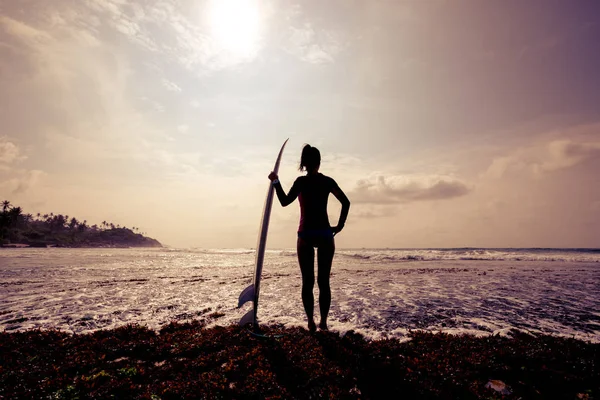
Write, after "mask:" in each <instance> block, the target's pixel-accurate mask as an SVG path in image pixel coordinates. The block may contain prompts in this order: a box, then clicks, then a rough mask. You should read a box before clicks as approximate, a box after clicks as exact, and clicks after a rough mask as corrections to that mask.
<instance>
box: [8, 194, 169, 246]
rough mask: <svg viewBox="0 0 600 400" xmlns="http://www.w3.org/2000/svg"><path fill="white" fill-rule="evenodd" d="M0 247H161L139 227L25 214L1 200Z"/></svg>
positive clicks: (61, 216) (52, 214) (48, 215)
mask: <svg viewBox="0 0 600 400" xmlns="http://www.w3.org/2000/svg"><path fill="white" fill-rule="evenodd" d="M0 209H1V210H2V212H0V245H1V247H162V244H160V242H159V241H158V240H156V239H152V238H149V237H146V236H144V233H141V232H139V228H136V227H133V228H127V227H124V226H120V225H115V224H113V223H111V222H107V221H103V222H102V223H101V224H100V225H97V224H94V225H88V222H87V221H85V220H84V221H80V220H78V219H77V218H75V217H69V216H68V215H62V214H54V213H50V214H40V213H37V214H36V215H32V214H25V213H24V212H23V209H22V208H21V207H18V206H13V205H12V204H11V203H10V201H8V200H4V201H3V202H2V203H1V204H0Z"/></svg>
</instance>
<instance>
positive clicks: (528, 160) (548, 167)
mask: <svg viewBox="0 0 600 400" xmlns="http://www.w3.org/2000/svg"><path fill="white" fill-rule="evenodd" d="M597 159H600V141H588V140H587V137H585V136H584V137H574V138H568V139H556V140H550V139H546V140H545V141H542V142H540V143H536V144H533V145H530V146H525V147H519V148H516V149H514V150H512V151H511V152H509V153H508V154H505V155H503V156H499V157H496V158H494V159H493V160H492V162H491V164H490V166H489V167H488V169H487V170H486V172H485V173H484V174H483V177H484V178H493V179H500V178H503V177H505V176H507V175H509V174H522V173H527V174H530V175H534V176H541V175H543V174H548V173H552V172H555V171H558V170H563V169H567V168H572V167H575V166H577V165H580V164H583V163H585V162H587V161H591V160H597Z"/></svg>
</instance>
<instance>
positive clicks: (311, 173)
mask: <svg viewBox="0 0 600 400" xmlns="http://www.w3.org/2000/svg"><path fill="white" fill-rule="evenodd" d="M320 166H321V153H320V152H319V150H318V149H317V148H316V147H312V146H310V145H308V144H307V145H305V146H304V148H303V149H302V156H301V158H300V168H299V169H300V171H306V175H304V176H300V177H298V178H297V179H296V181H295V182H294V185H293V186H292V188H291V189H290V192H289V193H288V194H287V195H286V194H285V192H284V191H283V188H282V187H281V183H280V182H279V177H278V176H277V174H275V173H273V172H271V174H269V179H270V180H271V182H272V183H273V186H274V187H275V192H276V193H277V198H278V199H279V202H280V203H281V205H282V206H283V207H286V206H288V205H289V204H291V203H292V202H293V201H294V200H295V199H296V197H298V200H299V202H300V226H299V227H298V243H297V251H298V262H299V264H300V271H301V272H302V303H303V304H304V311H306V317H307V318H308V330H309V331H311V332H314V331H315V330H316V325H315V321H314V317H313V315H314V310H313V308H314V302H315V300H314V297H313V287H314V285H315V250H314V248H315V247H316V248H317V249H318V250H317V264H318V275H317V282H318V284H319V309H320V311H321V322H319V329H322V330H327V315H328V314H329V306H330V304H331V288H330V287H329V274H330V272H331V263H332V261H333V255H334V253H335V243H334V240H333V237H334V236H335V235H336V234H337V233H339V232H340V231H341V230H342V229H343V228H344V224H345V223H346V218H347V217H348V211H349V210H350V200H348V198H347V197H346V195H345V194H344V192H343V191H342V189H340V188H339V186H338V185H337V183H335V181H334V180H333V179H331V178H330V177H328V176H325V175H323V174H321V173H319V167H320ZM329 193H333V195H334V196H335V197H336V198H337V199H338V200H339V201H340V203H342V211H341V213H340V219H339V221H338V224H337V226H334V227H332V226H331V225H330V224H329V217H328V215H327V199H328V197H329Z"/></svg>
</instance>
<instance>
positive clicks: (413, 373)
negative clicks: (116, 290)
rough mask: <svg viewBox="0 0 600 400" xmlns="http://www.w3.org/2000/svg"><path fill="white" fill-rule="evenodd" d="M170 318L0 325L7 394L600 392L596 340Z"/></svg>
mask: <svg viewBox="0 0 600 400" xmlns="http://www.w3.org/2000/svg"><path fill="white" fill-rule="evenodd" d="M263 329H264V331H265V333H266V334H273V335H281V336H280V337H270V338H257V337H255V336H253V335H251V334H250V333H249V331H248V330H247V329H244V328H240V327H238V326H228V327H219V326H215V327H212V328H206V325H205V323H204V322H202V321H193V322H191V323H171V324H169V325H166V326H164V327H163V328H162V329H161V330H160V331H159V332H155V331H152V330H150V329H147V328H145V327H142V326H138V325H127V326H123V327H120V328H116V329H109V330H100V331H96V332H93V333H88V334H68V333H65V332H60V331H56V330H30V331H25V332H12V333H8V332H0V359H2V360H3V362H2V363H1V364H0V397H4V398H32V397H36V398H42V397H44V398H46V397H48V396H53V398H65V399H66V398H76V397H78V396H79V397H103V398H104V397H110V396H112V395H114V396H116V397H118V398H133V397H136V398H153V399H169V398H190V399H191V398H242V397H243V398H265V397H270V398H309V397H313V398H315V397H324V398H356V399H358V398H363V399H369V398H384V397H385V398H398V396H400V397H403V398H473V399H478V398H515V399H516V398H532V397H536V398H582V399H592V398H596V396H598V395H599V394H600V365H599V364H598V363H597V360H598V359H599V357H600V344H593V343H588V342H585V341H581V340H577V339H568V338H561V337H555V336H549V335H528V334H524V333H522V332H513V333H512V334H513V336H512V337H500V336H488V337H475V336H470V335H449V334H444V333H428V332H412V333H411V334H410V339H411V340H410V341H404V342H400V341H398V340H396V339H382V340H372V341H367V340H365V338H364V337H363V336H361V335H360V334H357V333H355V332H354V331H349V332H346V333H345V334H344V335H343V336H340V335H339V334H337V333H334V332H316V333H314V334H310V333H308V331H306V330H305V329H303V328H283V327H281V326H263Z"/></svg>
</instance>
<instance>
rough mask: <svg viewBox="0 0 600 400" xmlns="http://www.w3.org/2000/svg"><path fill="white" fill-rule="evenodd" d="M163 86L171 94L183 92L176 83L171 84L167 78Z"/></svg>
mask: <svg viewBox="0 0 600 400" xmlns="http://www.w3.org/2000/svg"><path fill="white" fill-rule="evenodd" d="M162 84H163V86H164V87H165V88H166V89H167V90H169V91H171V92H181V88H180V87H179V86H178V85H177V84H176V83H174V82H171V81H170V80H168V79H166V78H163V80H162Z"/></svg>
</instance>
